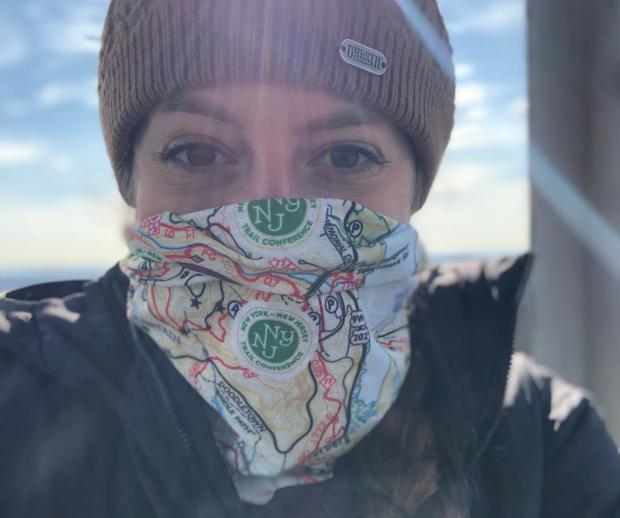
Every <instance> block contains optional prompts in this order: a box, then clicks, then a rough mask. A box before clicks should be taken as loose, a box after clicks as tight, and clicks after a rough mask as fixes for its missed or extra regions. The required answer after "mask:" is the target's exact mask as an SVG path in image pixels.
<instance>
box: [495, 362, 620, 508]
mask: <svg viewBox="0 0 620 518" xmlns="http://www.w3.org/2000/svg"><path fill="white" fill-rule="evenodd" d="M504 409H505V417H506V419H505V421H506V422H510V423H511V426H510V428H511V433H510V435H511V436H512V437H513V439H512V440H513V441H514V443H515V444H517V443H522V444H523V447H524V448H528V449H529V450H530V451H531V450H538V456H539V461H540V463H541V470H540V477H541V481H540V482H541V486H542V494H541V514H542V516H597V517H599V516H600V517H611V516H618V515H620V453H619V451H618V447H617V445H616V444H614V441H613V439H612V438H611V436H610V435H609V433H608V431H607V429H606V427H605V423H604V421H603V419H602V417H601V414H600V413H599V411H598V409H597V404H596V400H595V398H594V396H593V395H592V393H591V392H589V391H588V390H586V389H584V388H582V387H579V386H577V385H575V384H572V383H570V382H568V381H566V380H565V379H563V378H562V377H561V376H559V375H558V374H557V373H555V372H554V371H553V370H551V369H549V368H547V367H544V366H542V365H540V364H538V363H537V362H536V360H535V359H534V358H532V357H531V356H529V355H526V354H524V353H521V352H518V353H515V354H514V355H513V358H512V366H511V369H510V374H509V376H508V383H507V390H506V394H505V398H504ZM500 438H501V439H503V440H504V441H506V440H509V439H508V436H507V435H506V434H504V435H500ZM519 438H520V439H519ZM526 443H527V444H526ZM524 456H525V458H527V457H528V456H527V454H525V453H524ZM534 471H535V470H534V469H532V470H531V472H534ZM614 513H618V514H614Z"/></svg>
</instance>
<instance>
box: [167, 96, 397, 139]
mask: <svg viewBox="0 0 620 518" xmlns="http://www.w3.org/2000/svg"><path fill="white" fill-rule="evenodd" d="M160 111H162V112H164V113H172V112H183V113H191V114H195V115H202V116H203V117H209V118H212V119H215V120H218V121H220V122H223V123H225V124H230V125H232V126H236V127H237V128H238V129H242V125H241V123H240V122H239V120H238V119H236V118H235V117H234V116H233V115H231V114H230V113H228V112H227V111H226V110H225V109H224V108H222V107H220V106H217V105H216V104H213V103H212V102H210V101H208V100H206V99H196V98H192V97H188V96H183V95H181V96H176V97H172V98H170V99H168V100H166V101H164V102H163V104H162V105H161V107H160ZM365 124H386V121H385V119H384V118H383V117H382V116H381V115H379V114H374V113H372V112H364V113H361V112H359V111H356V110H352V109H345V110H343V111H340V112H337V113H333V114H330V115H328V116H326V117H321V118H318V119H314V120H312V121H309V122H307V123H305V124H302V125H301V126H299V127H297V128H295V129H294V130H293V131H294V132H295V133H297V134H302V135H304V134H305V135H308V134H311V133H319V132H322V131H333V130H337V129H341V128H345V127H348V126H363V125H365Z"/></svg>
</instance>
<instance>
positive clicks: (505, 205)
mask: <svg viewBox="0 0 620 518" xmlns="http://www.w3.org/2000/svg"><path fill="white" fill-rule="evenodd" d="M106 7H107V0H80V2H75V1H69V0H45V1H42V0H40V1H34V0H33V1H28V0H23V1H21V0H20V1H18V0H3V2H2V4H0V33H1V34H2V35H3V46H2V47H1V48H0V76H1V78H2V80H1V81H0V221H1V223H0V231H1V232H2V238H3V245H4V246H3V250H8V253H4V254H1V256H0V269H2V270H4V271H8V270H14V269H27V268H39V267H60V266H64V267H84V266H93V267H105V266H108V265H111V264H112V263H113V262H114V261H116V260H117V259H118V258H120V257H121V256H122V255H123V254H124V250H125V248H124V245H123V243H122V241H121V238H120V232H119V228H120V226H121V224H122V222H123V220H124V218H128V217H131V216H130V213H129V212H128V211H126V210H125V209H124V208H123V203H122V201H121V199H120V196H119V195H118V194H117V192H116V185H115V182H114V179H113V174H112V171H111V169H110V166H109V163H108V159H107V156H106V153H105V148H104V144H103V139H102V136H101V131H100V128H99V118H98V112H97V90H96V70H97V53H98V49H99V36H100V33H101V27H102V23H103V18H104V15H105V10H106ZM440 8H441V9H442V12H443V15H444V19H445V20H446V22H447V25H448V31H449V32H450V35H451V41H452V46H453V48H454V52H455V55H454V60H455V63H456V68H457V121H456V126H455V129H454V133H453V136H452V140H451V144H450V147H449V149H448V152H447V153H446V155H445V158H444V162H443V164H442V167H441V169H440V174H439V176H438V179H437V182H436V185H435V187H434V190H433V192H432V194H431V196H430V198H429V201H428V202H427V205H426V207H425V208H424V209H423V210H422V211H421V212H420V213H419V215H417V216H416V217H415V219H414V224H415V226H416V227H417V228H418V229H419V231H420V234H421V237H422V239H423V241H424V243H425V245H426V247H427V249H428V250H429V252H431V253H433V254H490V253H513V252H517V251H521V250H524V249H526V248H527V247H528V243H529V207H528V182H527V100H526V63H525V26H524V9H525V8H524V5H523V2H522V1H512V0H503V1H502V2H497V1H493V0H440Z"/></svg>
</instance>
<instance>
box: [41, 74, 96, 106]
mask: <svg viewBox="0 0 620 518" xmlns="http://www.w3.org/2000/svg"><path fill="white" fill-rule="evenodd" d="M37 101H38V103H39V104H40V105H41V106H44V107H50V106H56V105H58V104H63V103H80V104H83V105H84V106H86V107H88V108H96V107H97V106H98V102H99V99H98V94H97V81H96V80H95V79H86V80H83V81H78V82H74V83H50V84H48V85H46V86H44V87H43V88H42V89H41V90H40V91H39V93H38V95H37Z"/></svg>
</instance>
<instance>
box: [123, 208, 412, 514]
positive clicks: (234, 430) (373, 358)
mask: <svg viewBox="0 0 620 518" xmlns="http://www.w3.org/2000/svg"><path fill="white" fill-rule="evenodd" d="M416 241H417V238H416V232H415V231H414V229H413V228H412V227H411V226H409V225H406V224H403V223H399V222H397V221H395V220H393V219H390V218H388V217H386V216H383V215H381V214H378V213H376V212H374V211H372V210H369V209H367V208H365V207H363V206H361V205H359V204H357V203H355V202H352V201H346V200H334V199H322V198H320V199H288V198H284V199H265V200H253V201H250V202H244V203H238V204H234V205H228V206H224V207H219V208H213V209H207V210H202V211H199V212H194V213H190V214H184V215H178V214H174V213H170V212H165V213H162V214H159V215H156V216H153V217H150V218H147V219H145V220H143V221H141V222H139V223H138V224H137V225H136V227H135V229H134V231H133V235H132V238H131V239H130V242H129V249H130V254H129V255H128V256H127V257H126V258H125V259H124V260H123V261H121V263H120V267H121V270H122V271H123V272H124V273H125V274H126V275H127V276H128V277H129V279H130V288H129V291H128V301H127V315H128V318H129V320H130V321H131V322H133V323H134V324H136V325H137V326H138V327H140V328H141V329H143V330H144V331H145V332H146V333H148V334H149V336H150V337H151V338H152V339H153V340H154V342H155V343H156V344H157V345H158V346H159V347H161V348H162V349H163V351H164V352H165V353H166V355H167V356H168V358H170V360H171V362H172V364H173V365H174V367H175V368H176V369H177V370H178V371H179V373H180V374H181V375H182V376H183V377H184V378H185V379H186V380H187V381H188V382H189V383H190V384H191V385H192V387H194V389H195V390H196V391H198V393H199V394H200V395H201V396H202V397H203V398H204V400H205V401H206V402H207V403H208V405H205V407H207V408H208V410H207V412H208V415H209V418H210V420H211V423H212V428H213V431H214V436H215V438H216V442H217V445H218V447H219V448H220V451H221V452H222V454H223V456H224V458H225V459H226V461H227V464H228V466H229V468H230V471H231V474H232V477H233V481H234V483H235V485H236V487H237V490H238V493H239V495H240V497H241V499H242V500H244V501H246V502H250V503H254V504H264V503H266V502H268V501H269V500H270V499H271V498H272V496H273V494H274V492H275V491H276V490H277V489H279V488H281V487H286V486H291V485H297V484H308V483H314V482H320V481H323V480H326V479H328V478H330V477H331V476H333V467H334V461H335V459H336V458H338V457H339V456H341V455H342V454H344V453H345V452H347V451H348V450H350V449H351V448H352V447H353V446H354V445H355V444H356V443H357V442H358V441H359V440H360V439H361V438H362V437H364V435H366V434H367V433H368V432H369V431H370V430H371V429H372V428H373V427H374V426H375V425H376V424H377V423H378V422H379V421H380V420H381V418H382V417H383V416H384V415H385V413H386V412H387V410H388V409H389V408H390V406H391V405H392V404H393V402H394V401H395V399H396V396H397V394H398V391H399V389H400V387H401V384H402V383H403V380H404V377H405V375H406V373H407V369H408V367H409V356H410V344H409V331H408V323H407V316H406V313H405V304H406V302H407V300H408V298H409V296H410V295H411V293H412V292H413V290H414V289H415V286H416V281H415V278H414V276H413V275H414V272H415V269H416V263H415V247H416Z"/></svg>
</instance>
